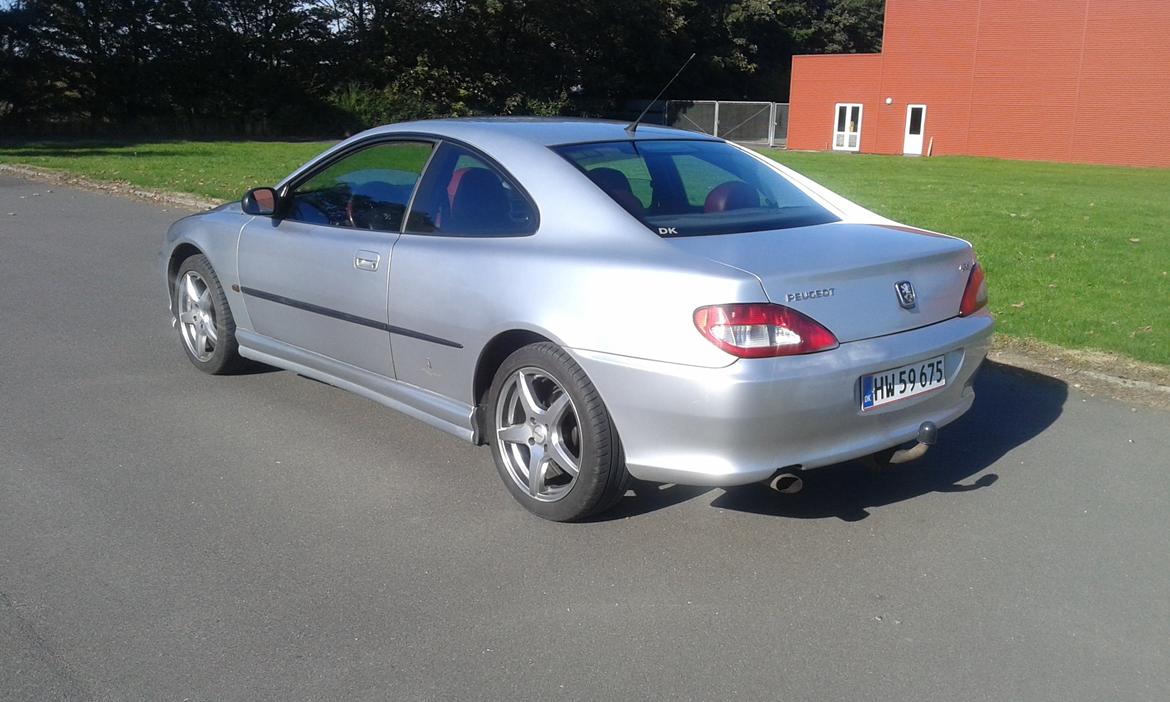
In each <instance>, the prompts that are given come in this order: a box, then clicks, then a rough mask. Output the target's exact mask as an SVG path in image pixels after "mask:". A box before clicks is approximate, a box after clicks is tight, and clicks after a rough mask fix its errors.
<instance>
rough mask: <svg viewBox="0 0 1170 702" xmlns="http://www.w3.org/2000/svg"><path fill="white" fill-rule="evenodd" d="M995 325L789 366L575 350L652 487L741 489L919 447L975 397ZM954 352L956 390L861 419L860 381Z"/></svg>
mask: <svg viewBox="0 0 1170 702" xmlns="http://www.w3.org/2000/svg"><path fill="white" fill-rule="evenodd" d="M992 326H993V324H992V320H991V316H990V315H989V314H987V313H986V312H982V313H979V314H976V315H973V316H971V317H962V318H960V317H956V318H954V319H950V320H947V321H945V322H939V323H937V324H932V325H930V326H927V327H922V328H920V329H914V330H911V331H907V332H902V333H899V334H891V335H889V336H884V337H878V338H874V339H866V340H862V341H854V342H850V343H847V344H842V345H841V346H839V347H838V348H836V349H834V350H832V351H826V352H823V353H815V354H808V355H805V356H790V357H787V358H769V359H740V360H738V361H736V362H734V363H732V364H730V365H728V366H726V367H723V368H698V367H693V366H681V365H676V364H670V363H660V362H656V361H646V360H641V359H632V358H628V357H623V356H615V355H612V354H605V353H598V352H593V351H581V350H574V349H571V350H570V352H571V353H572V354H573V356H574V358H576V359H577V362H578V363H580V365H581V367H582V368H584V370H585V372H586V373H588V375H589V377H590V378H591V379H592V380H593V383H594V385H595V386H596V387H597V389H598V391H599V392H600V393H601V396H602V399H604V401H605V403H606V406H607V407H608V409H609V411H610V414H611V415H612V417H613V420H614V423H615V425H616V426H617V429H618V433H619V434H620V436H621V440H622V444H623V447H624V449H625V453H626V463H627V466H628V468H629V471H630V473H631V474H632V475H633V476H634V477H636V478H640V479H642V480H650V481H657V482H670V483H680V484H691V485H741V484H746V483H752V482H757V481H761V480H767V479H768V478H770V477H771V476H773V475H774V474H775V473H776V471H777V470H778V469H780V468H787V467H790V466H796V465H799V466H801V467H803V468H815V467H817V466H824V465H829V464H833V463H840V462H842V461H847V460H850V459H854V458H858V457H861V456H866V455H869V454H871V453H874V452H877V451H880V450H882V449H886V448H890V447H892V446H897V445H898V444H902V443H905V442H907V441H910V440H912V439H914V438H915V437H916V436H917V434H918V428H919V427H920V426H921V425H922V423H923V422H926V421H930V422H934V423H935V424H936V425H938V426H940V427H941V426H943V425H945V424H947V423H949V422H952V421H954V420H955V419H957V418H958V417H959V416H961V415H962V414H963V413H964V412H966V411H967V410H968V409H969V408H970V407H971V403H972V402H973V401H974V399H975V392H974V389H973V388H972V387H971V381H972V378H973V376H974V374H975V371H976V370H977V369H978V368H979V365H980V364H981V363H982V361H983V359H984V357H985V356H986V355H987V349H988V346H989V344H990V341H991V331H992ZM940 354H942V355H945V357H946V360H945V364H946V378H947V382H946V385H945V386H944V387H942V388H939V389H937V390H933V391H931V392H928V393H926V394H923V395H918V396H914V397H910V398H907V399H903V400H900V401H898V402H895V403H892V404H890V405H887V406H882V407H878V408H876V409H872V410H868V411H866V412H862V411H861V409H860V408H861V382H860V379H861V376H862V375H865V374H868V373H874V372H878V371H882V370H888V369H890V368H894V367H897V366H901V365H904V364H908V363H913V362H916V361H920V360H925V359H927V358H931V357H933V356H937V355H940Z"/></svg>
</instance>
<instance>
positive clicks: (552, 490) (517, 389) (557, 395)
mask: <svg viewBox="0 0 1170 702" xmlns="http://www.w3.org/2000/svg"><path fill="white" fill-rule="evenodd" d="M495 416H496V422H495V423H496V426H495V432H496V441H497V442H498V443H499V449H500V455H502V456H503V458H504V465H505V467H506V469H507V473H508V476H509V477H510V478H511V479H512V480H513V481H514V482H515V483H516V485H518V486H519V487H520V489H522V490H524V491H525V492H527V493H528V495H529V496H530V497H532V498H533V499H536V500H540V501H541V502H555V501H557V500H559V499H561V498H562V497H564V496H565V495H567V494H569V491H570V490H571V489H572V488H573V484H574V483H576V481H577V475H578V474H579V473H580V470H581V429H580V426H581V425H580V420H579V418H578V417H577V408H576V407H575V406H574V405H573V400H572V398H570V397H569V394H568V393H567V392H565V389H564V388H563V387H561V385H560V383H558V382H557V381H556V379H554V378H553V377H552V376H550V375H549V374H548V373H547V372H545V371H542V370H541V369H539V368H534V367H526V368H520V369H519V370H517V371H515V372H514V373H512V374H511V375H510V376H508V379H507V380H506V381H505V382H504V385H503V389H502V390H501V392H500V395H499V400H498V401H497V404H496V414H495Z"/></svg>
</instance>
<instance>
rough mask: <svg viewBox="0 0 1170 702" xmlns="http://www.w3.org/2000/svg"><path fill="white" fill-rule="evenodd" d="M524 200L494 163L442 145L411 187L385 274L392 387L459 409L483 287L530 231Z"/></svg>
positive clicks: (480, 329) (532, 222)
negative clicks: (413, 389)
mask: <svg viewBox="0 0 1170 702" xmlns="http://www.w3.org/2000/svg"><path fill="white" fill-rule="evenodd" d="M537 226H538V214H537V211H536V207H535V206H534V205H533V204H532V201H531V199H530V198H529V196H528V195H527V194H526V193H525V192H524V191H523V190H522V189H521V188H520V186H519V184H518V183H517V182H516V181H515V179H513V178H512V177H511V176H510V175H508V174H507V173H506V172H505V171H504V170H503V169H502V168H500V167H499V166H498V165H497V164H496V163H495V162H494V161H492V160H491V159H489V158H487V157H486V156H484V155H483V154H480V153H478V152H476V151H474V150H472V149H470V148H468V147H464V146H460V145H457V144H454V143H451V142H443V144H442V145H441V146H440V147H439V148H438V149H437V150H436V152H435V155H434V158H432V159H431V162H430V165H429V166H428V167H427V173H426V175H425V176H424V177H423V179H422V181H421V182H420V184H419V187H418V194H417V195H415V198H414V201H413V203H412V206H411V211H410V216H409V219H408V222H407V225H406V227H405V229H404V233H403V235H402V237H401V238H400V239H399V240H398V243H397V244H395V246H394V270H393V271H391V275H390V288H391V291H392V292H391V295H390V324H391V326H392V327H393V333H392V343H393V345H394V366H395V369H396V371H397V374H398V375H397V377H398V379H399V380H401V381H403V382H406V383H410V384H411V385H414V386H417V387H421V388H425V389H427V390H431V391H433V392H437V393H439V394H441V395H445V396H447V397H450V398H455V399H458V400H461V401H464V402H466V401H469V400H472V398H471V387H472V383H471V375H472V372H473V371H474V367H475V363H476V360H477V355H476V354H477V351H476V350H474V349H475V348H476V347H475V344H476V343H477V342H482V341H483V338H482V337H483V334H484V332H485V320H488V319H491V318H492V315H493V312H492V309H493V305H494V300H493V295H492V285H493V281H498V280H499V278H500V277H501V276H507V275H508V271H510V270H511V269H512V266H511V265H510V264H509V260H510V257H511V256H514V255H516V254H517V253H518V252H520V251H521V250H522V248H523V247H522V244H523V241H522V240H523V237H527V236H529V235H531V234H533V233H534V232H535V231H536V228H537Z"/></svg>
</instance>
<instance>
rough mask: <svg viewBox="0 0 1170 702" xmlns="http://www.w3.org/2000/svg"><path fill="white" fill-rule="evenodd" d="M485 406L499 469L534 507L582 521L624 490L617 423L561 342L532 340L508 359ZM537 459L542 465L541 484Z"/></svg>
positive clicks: (625, 480)
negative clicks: (536, 466) (531, 342)
mask: <svg viewBox="0 0 1170 702" xmlns="http://www.w3.org/2000/svg"><path fill="white" fill-rule="evenodd" d="M486 404H487V426H486V430H487V431H486V434H487V435H486V439H487V442H488V444H489V445H490V446H491V449H492V456H493V457H494V458H495V461H496V469H497V470H498V471H499V473H500V478H501V479H502V480H503V481H504V485H505V486H506V487H507V488H508V491H509V492H510V493H512V496H513V497H514V498H516V501H517V502H519V503H520V504H522V505H524V507H525V508H526V509H528V511H530V512H532V513H533V514H536V515H537V516H539V517H543V518H544V519H549V520H552V521H556V522H571V521H577V520H580V519H584V518H586V517H589V516H591V515H594V514H597V513H599V512H603V511H605V510H607V509H609V508H610V507H612V506H613V505H614V504H616V503H617V501H618V500H620V499H621V498H622V495H624V494H625V492H626V487H627V484H628V482H629V474H628V473H627V472H626V467H625V456H624V455H623V453H622V446H621V441H620V439H619V438H618V434H617V430H616V429H615V428H614V426H613V420H612V419H611V418H610V416H609V412H608V411H607V410H606V408H605V404H604V403H603V402H602V401H601V397H600V395H598V393H597V389H596V388H595V387H594V386H593V383H592V382H590V381H589V378H588V376H586V375H585V371H584V370H582V369H581V367H580V366H579V365H577V362H576V361H574V360H573V359H572V357H570V356H569V354H567V353H565V351H564V350H563V349H561V348H560V347H559V346H557V345H556V344H552V343H548V342H542V343H538V344H532V345H529V346H525V347H523V348H521V349H519V350H517V351H516V352H514V353H513V354H512V355H510V356H508V358H506V359H505V360H504V362H503V364H501V365H500V367H499V369H498V370H497V371H496V375H495V378H494V379H493V380H492V385H491V388H490V389H489V390H488V394H487V402H486ZM534 453H535V456H534ZM574 461H575V463H576V465H575V466H574V465H572V464H573V463H574ZM534 462H535V463H536V464H539V465H540V469H539V472H538V473H536V476H537V479H536V485H535V486H534V485H533V481H532V478H531V477H530V476H531V475H532V470H533V469H532V466H533V465H534ZM574 468H575V470H576V474H575V475H574V474H573V470H574Z"/></svg>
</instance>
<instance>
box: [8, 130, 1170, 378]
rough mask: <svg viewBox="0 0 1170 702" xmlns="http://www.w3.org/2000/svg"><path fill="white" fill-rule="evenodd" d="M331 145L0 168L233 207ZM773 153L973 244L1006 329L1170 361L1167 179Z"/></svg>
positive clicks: (233, 147)
mask: <svg viewBox="0 0 1170 702" xmlns="http://www.w3.org/2000/svg"><path fill="white" fill-rule="evenodd" d="M328 145H329V142H297V143H288V142H160V143H149V144H134V145H106V144H89V145H87V144H30V145H19V146H14V145H2V144H0V162H6V163H20V164H27V165H32V166H39V167H43V168H57V169H65V170H68V171H70V172H73V173H78V174H81V175H85V176H88V177H90V178H95V179H100V180H125V181H129V182H131V183H133V184H134V185H138V186H141V187H147V188H156V189H161V190H173V191H181V192H189V193H194V194H197V195H202V196H205V197H209V198H216V199H224V200H227V199H232V198H235V197H239V196H240V195H241V194H242V193H243V191H244V190H245V189H247V188H248V187H253V186H256V185H267V184H271V183H273V182H275V181H276V180H278V179H279V178H280V177H282V176H283V175H285V174H286V173H288V172H289V171H290V170H292V169H293V168H294V167H296V166H297V165H299V164H301V163H303V162H304V161H306V160H308V159H309V158H311V157H312V156H314V155H315V154H317V153H319V152H320V151H321V150H322V149H324V148H325V147H326V146H328ZM768 155H770V156H772V157H774V158H776V159H777V160H778V161H780V162H781V163H783V164H785V165H787V166H790V167H792V168H794V169H795V170H797V171H800V172H801V173H804V174H806V175H808V176H809V177H811V178H813V179H814V180H817V181H819V182H821V183H824V184H825V185H827V186H828V187H830V188H832V189H834V190H836V191H838V192H840V193H842V194H844V195H845V196H847V197H849V198H851V199H853V200H855V201H857V202H859V203H860V204H862V205H864V206H866V207H868V208H870V209H872V210H874V211H876V212H879V213H881V214H883V215H885V216H887V217H890V218H891V219H895V220H898V221H900V222H905V223H907V224H911V225H914V226H919V227H924V228H927V229H933V230H936V231H941V232H946V233H949V234H955V235H958V236H961V237H963V238H965V239H968V240H969V241H971V242H972V243H974V244H975V247H976V249H977V251H978V252H979V257H980V260H981V261H982V262H983V265H984V267H985V268H986V270H987V275H988V280H989V283H990V286H991V309H992V311H993V312H994V313H995V315H996V317H997V319H998V329H999V331H1001V332H1003V333H1006V334H1010V335H1012V336H1017V337H1025V338H1034V339H1038V340H1040V341H1045V342H1048V343H1052V344H1058V345H1061V346H1066V347H1070V348H1095V349H1102V350H1106V351H1115V352H1119V353H1122V354H1124V355H1127V356H1129V357H1131V358H1135V359H1137V360H1141V361H1150V362H1155V363H1162V364H1167V365H1170V170H1154V169H1133V168H1109V167H1103V166H1081V165H1067V164H1047V163H1030V162H1017V161H1001V160H995V159H980V158H965V157H953V156H952V157H935V158H917V159H915V158H902V157H896V156H869V155H856V154H826V153H790V152H782V151H773V152H768Z"/></svg>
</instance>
